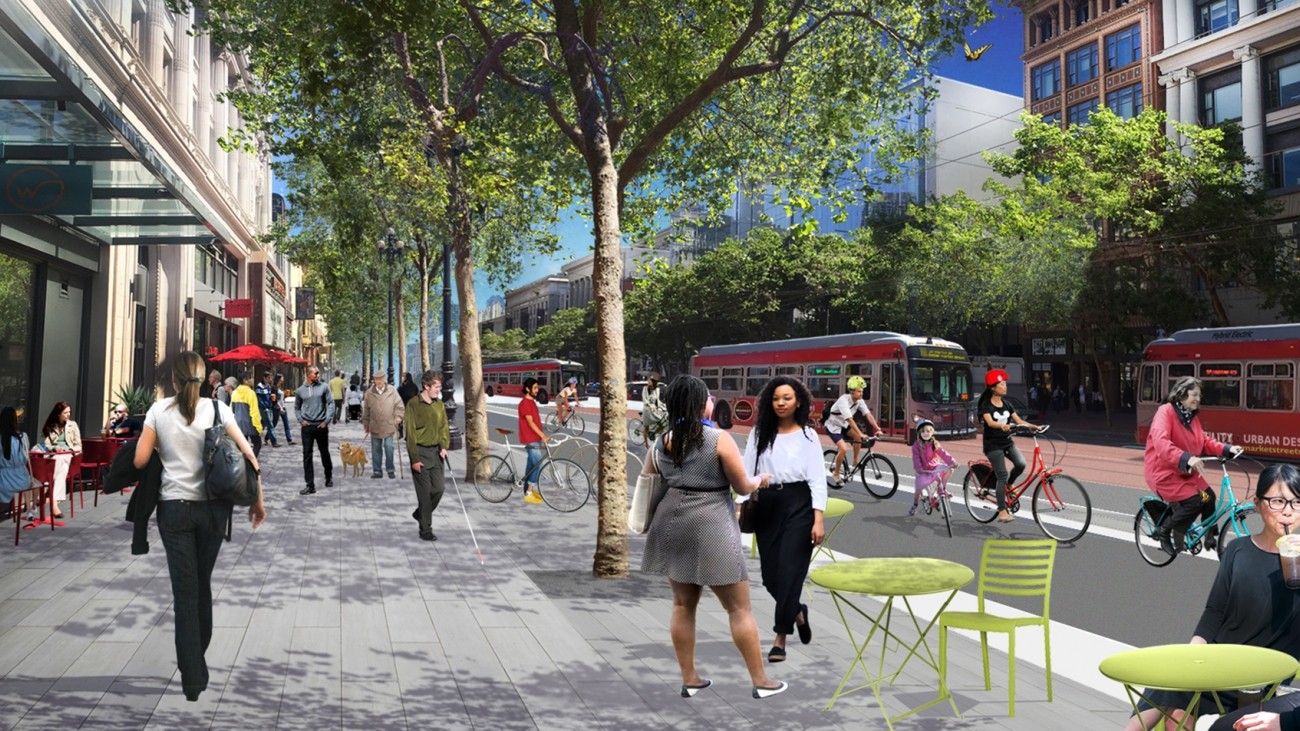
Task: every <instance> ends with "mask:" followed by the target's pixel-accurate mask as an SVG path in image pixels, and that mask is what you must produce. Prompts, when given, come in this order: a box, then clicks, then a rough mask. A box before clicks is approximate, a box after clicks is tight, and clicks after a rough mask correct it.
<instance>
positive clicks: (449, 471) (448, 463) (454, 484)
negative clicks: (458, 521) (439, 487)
mask: <svg viewBox="0 0 1300 731" xmlns="http://www.w3.org/2000/svg"><path fill="white" fill-rule="evenodd" d="M442 464H443V465H444V466H445V467H446V472H444V474H445V475H447V476H449V477H451V486H452V487H453V488H455V490H456V502H459V503H460V512H461V513H463V514H464V515H465V527H466V528H469V537H470V540H472V541H474V553H477V554H478V563H479V565H480V566H482V565H483V552H482V551H480V550H479V547H478V538H476V537H475V536H474V526H473V525H471V524H470V522H469V511H468V510H466V509H465V500H464V499H463V498H461V496H460V484H459V483H458V482H456V475H455V473H453V472H452V469H451V461H450V460H448V459H447V458H446V457H443V458H442Z"/></svg>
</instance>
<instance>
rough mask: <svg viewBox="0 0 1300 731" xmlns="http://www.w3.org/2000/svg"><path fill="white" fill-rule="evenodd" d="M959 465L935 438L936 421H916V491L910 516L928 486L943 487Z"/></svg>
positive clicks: (914, 450) (914, 449)
mask: <svg viewBox="0 0 1300 731" xmlns="http://www.w3.org/2000/svg"><path fill="white" fill-rule="evenodd" d="M956 466H957V460H955V459H953V457H952V455H951V454H949V453H948V450H946V449H944V448H943V447H941V446H939V440H938V439H935V438H934V422H932V421H930V420H929V419H921V420H920V421H918V422H917V423H916V441H915V442H913V443H912V467H913V469H914V471H915V472H916V493H915V494H913V495H912V507H911V509H910V510H908V511H907V514H908V516H909V517H910V516H913V515H916V508H917V506H918V505H920V504H921V496H922V495H924V494H925V491H926V489H927V488H929V487H930V486H931V485H934V484H938V485H939V486H940V487H943V484H944V483H945V482H947V475H946V474H944V473H948V474H951V473H952V469H953V468H954V467H956Z"/></svg>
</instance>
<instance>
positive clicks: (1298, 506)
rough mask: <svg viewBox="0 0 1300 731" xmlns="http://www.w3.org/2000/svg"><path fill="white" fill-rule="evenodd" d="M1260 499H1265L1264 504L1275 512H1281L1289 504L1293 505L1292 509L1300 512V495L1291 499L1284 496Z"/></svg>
mask: <svg viewBox="0 0 1300 731" xmlns="http://www.w3.org/2000/svg"><path fill="white" fill-rule="evenodd" d="M1260 499H1261V500H1263V502H1264V504H1265V505H1267V506H1268V509H1269V510H1272V511H1273V512H1280V511H1281V510H1282V509H1283V508H1285V507H1287V506H1288V505H1289V506H1291V510H1293V511H1296V512H1300V497H1298V498H1292V499H1291V500H1287V499H1286V498H1284V497H1266V498H1260Z"/></svg>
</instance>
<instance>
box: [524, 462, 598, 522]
mask: <svg viewBox="0 0 1300 731" xmlns="http://www.w3.org/2000/svg"><path fill="white" fill-rule="evenodd" d="M537 490H538V492H540V493H542V500H543V501H544V502H545V503H546V504H547V505H549V506H551V508H553V509H555V510H558V511H560V512H561V513H572V512H573V511H575V510H577V509H578V508H581V507H582V506H583V505H586V504H587V499H588V498H590V497H591V480H590V479H589V478H588V477H587V473H586V472H584V471H583V469H582V466H581V465H579V464H578V463H577V462H574V461H573V460H571V459H549V460H546V461H545V462H543V463H542V474H541V476H540V477H539V478H538V479H537Z"/></svg>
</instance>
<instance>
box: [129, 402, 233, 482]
mask: <svg viewBox="0 0 1300 731" xmlns="http://www.w3.org/2000/svg"><path fill="white" fill-rule="evenodd" d="M175 402H176V399H175V398H165V399H163V400H161V401H156V402H154V405H153V406H151V407H149V413H148V414H145V417H144V425H145V426H146V427H149V428H150V429H153V430H154V432H155V433H157V435H158V455H159V456H160V457H161V458H162V468H163V469H162V492H161V494H159V496H158V499H159V500H192V501H202V500H207V499H208V496H207V492H206V491H205V490H204V488H203V477H204V468H203V433H204V432H205V431H207V429H208V427H210V426H212V419H213V413H212V399H206V398H203V399H199V403H198V404H197V405H196V406H195V408H194V422H193V423H191V424H186V423H185V417H184V416H183V415H182V414H181V410H180V409H179V408H176V407H174V406H173V404H174V403H175ZM221 420H222V421H223V422H226V423H229V422H232V421H234V420H235V415H234V414H232V413H231V412H230V407H229V406H227V405H225V404H221Z"/></svg>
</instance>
